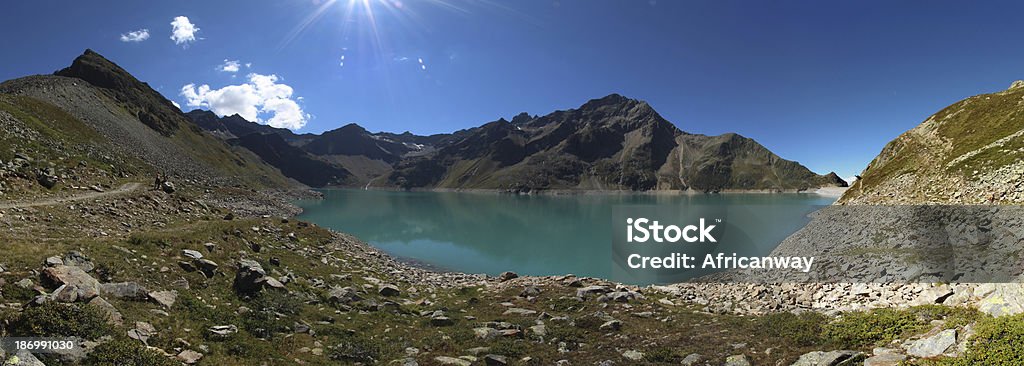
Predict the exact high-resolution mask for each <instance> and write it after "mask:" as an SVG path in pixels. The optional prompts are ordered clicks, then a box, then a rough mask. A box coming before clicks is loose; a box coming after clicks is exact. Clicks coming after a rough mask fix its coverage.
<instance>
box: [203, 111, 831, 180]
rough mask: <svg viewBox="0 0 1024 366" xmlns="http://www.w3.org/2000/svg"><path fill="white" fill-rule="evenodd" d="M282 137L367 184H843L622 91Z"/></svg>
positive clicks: (210, 125) (211, 125)
mask: <svg viewBox="0 0 1024 366" xmlns="http://www.w3.org/2000/svg"><path fill="white" fill-rule="evenodd" d="M189 116H190V117H192V118H193V120H194V121H196V123H197V124H199V125H200V126H202V127H204V128H206V129H207V130H210V131H213V132H214V133H217V134H219V135H224V132H225V131H230V133H231V134H233V135H236V136H237V135H238V134H239V132H238V131H239V130H244V133H252V132H256V133H268V134H269V133H273V134H281V132H280V131H273V130H267V129H266V128H264V129H262V130H261V129H259V128H257V127H251V126H250V127H248V128H240V127H235V128H231V127H225V126H227V125H228V124H227V123H225V122H226V120H227V119H229V118H235V119H237V116H235V117H225V118H221V119H220V120H219V122H218V121H217V120H215V119H211V118H210V117H209V115H208V112H202V111H193V112H190V113H189ZM250 125H252V126H256V124H250ZM285 140H287V141H289V142H290V143H292V144H293V145H295V146H297V147H300V148H302V149H303V150H305V151H307V152H309V153H311V154H313V155H317V156H320V157H323V158H325V160H327V161H331V162H333V163H334V164H336V165H338V166H341V167H344V168H345V169H346V170H348V171H350V172H352V173H353V174H354V175H355V176H356V177H357V179H356V180H357V181H358V185H359V186H367V187H385V188H406V189H409V188H434V189H493V190H501V191H512V192H530V191H540V190H551V189H556V190H631V191H649V190H696V191H701V192H718V191H724V190H770V191H780V190H789V191H799V190H806V189H811V188H818V187H823V186H845V185H846V182H844V181H843V180H842V179H840V178H839V177H838V176H836V175H835V174H828V175H824V176H822V175H818V174H815V173H813V172H811V171H810V170H808V169H807V168H806V167H804V166H802V165H800V164H799V163H796V162H793V161H789V160H785V159H782V158H780V157H779V156H777V155H775V154H774V153H772V152H771V151H769V150H768V149H766V148H765V147H764V146H762V145H760V144H758V143H757V142H756V141H754V140H752V139H749V138H745V137H743V136H740V135H738V134H733V133H730V134H724V135H720V136H705V135H696V134H690V133H686V132H683V131H681V130H679V129H678V128H677V127H676V126H675V125H673V124H672V123H670V122H668V121H667V120H665V119H664V118H662V117H661V116H660V115H659V114H658V113H657V112H655V111H654V109H653V108H651V106H650V105H648V104H647V103H645V102H642V101H638V100H633V99H629V98H626V97H623V96H621V95H617V94H613V95H609V96H607V97H604V98H601V99H595V100H591V101H589V102H587V103H586V104H584V105H583V106H581V107H580V108H578V109H571V110H566V111H557V112H554V113H551V114H548V115H546V116H530V115H528V114H525V113H523V114H520V115H517V116H515V117H514V118H513V119H512V121H507V120H505V119H499V120H497V121H493V122H490V123H486V124H484V125H482V126H480V127H475V128H471V129H467V130H461V131H456V132H454V133H452V134H440V135H432V136H417V135H413V134H411V133H408V132H405V133H402V134H393V133H370V132H368V131H366V130H365V129H363V128H362V127H360V126H358V125H355V124H350V125H347V126H344V127H342V128H339V129H336V130H332V131H328V132H325V133H324V134H322V135H319V136H312V137H310V138H309V139H308V141H307V140H305V139H302V140H294V139H292V140H289V138H288V137H285ZM293 177H294V176H293Z"/></svg>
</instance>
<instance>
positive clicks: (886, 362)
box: [864, 353, 907, 366]
mask: <svg viewBox="0 0 1024 366" xmlns="http://www.w3.org/2000/svg"><path fill="white" fill-rule="evenodd" d="M906 359H907V355H903V354H899V353H882V354H876V355H874V356H871V357H868V358H867V359H865V360H864V366H899V365H901V364H902V363H903V361H905V360H906Z"/></svg>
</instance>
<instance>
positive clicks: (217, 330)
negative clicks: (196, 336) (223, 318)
mask: <svg viewBox="0 0 1024 366" xmlns="http://www.w3.org/2000/svg"><path fill="white" fill-rule="evenodd" d="M207 331H209V332H210V334H212V335H215V336H221V337H225V336H229V335H232V334H235V333H238V327H236V326H234V325H215V326H212V327H210V329H207Z"/></svg>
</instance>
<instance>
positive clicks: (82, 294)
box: [43, 265, 100, 301]
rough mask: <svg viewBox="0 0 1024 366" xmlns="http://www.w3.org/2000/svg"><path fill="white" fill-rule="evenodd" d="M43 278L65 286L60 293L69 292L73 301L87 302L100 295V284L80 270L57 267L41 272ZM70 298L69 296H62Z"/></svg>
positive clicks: (63, 266) (71, 267) (72, 267)
mask: <svg viewBox="0 0 1024 366" xmlns="http://www.w3.org/2000/svg"><path fill="white" fill-rule="evenodd" d="M43 278H45V279H47V280H49V281H51V282H53V283H55V284H57V285H58V286H59V285H63V286H66V287H65V288H64V289H62V290H61V292H65V291H71V293H73V294H74V297H75V301H89V300H91V299H92V298H94V297H96V296H97V295H99V294H100V283H99V281H97V280H96V279H95V278H92V276H90V275H89V274H88V273H85V271H83V270H82V269H81V268H78V267H74V266H65V265H58V266H54V267H49V268H46V269H44V270H43ZM64 296H67V297H71V295H70V294H69V295H64Z"/></svg>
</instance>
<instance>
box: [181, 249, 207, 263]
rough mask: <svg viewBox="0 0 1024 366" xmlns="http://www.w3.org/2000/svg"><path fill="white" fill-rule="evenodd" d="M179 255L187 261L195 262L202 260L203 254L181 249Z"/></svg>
mask: <svg viewBox="0 0 1024 366" xmlns="http://www.w3.org/2000/svg"><path fill="white" fill-rule="evenodd" d="M181 255H182V256H184V257H185V258H188V259H191V260H195V261H197V260H200V259H203V253H200V252H199V251H196V250H192V249H183V250H182V251H181Z"/></svg>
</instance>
